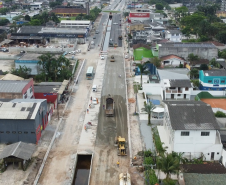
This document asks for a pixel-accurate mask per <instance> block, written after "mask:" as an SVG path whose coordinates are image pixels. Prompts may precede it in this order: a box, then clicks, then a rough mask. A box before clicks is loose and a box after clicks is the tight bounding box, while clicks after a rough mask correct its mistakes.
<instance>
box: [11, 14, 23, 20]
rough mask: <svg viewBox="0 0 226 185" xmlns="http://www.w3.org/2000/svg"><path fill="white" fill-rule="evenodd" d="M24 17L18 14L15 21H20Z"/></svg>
mask: <svg viewBox="0 0 226 185" xmlns="http://www.w3.org/2000/svg"><path fill="white" fill-rule="evenodd" d="M23 18H24V16H23V15H18V16H15V17H13V20H14V21H19V20H20V19H23Z"/></svg>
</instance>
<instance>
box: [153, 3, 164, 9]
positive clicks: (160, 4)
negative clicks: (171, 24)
mask: <svg viewBox="0 0 226 185" xmlns="http://www.w3.org/2000/svg"><path fill="white" fill-rule="evenodd" d="M155 8H156V10H163V8H164V6H163V4H162V3H156V5H155Z"/></svg>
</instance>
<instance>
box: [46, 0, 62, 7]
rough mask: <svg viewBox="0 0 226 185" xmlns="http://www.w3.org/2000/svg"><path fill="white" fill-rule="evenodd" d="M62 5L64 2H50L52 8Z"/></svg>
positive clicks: (59, 0)
mask: <svg viewBox="0 0 226 185" xmlns="http://www.w3.org/2000/svg"><path fill="white" fill-rule="evenodd" d="M62 3H63V0H56V1H55V2H50V3H49V6H50V8H54V7H56V6H59V5H62Z"/></svg>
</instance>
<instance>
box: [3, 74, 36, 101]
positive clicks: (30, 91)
mask: <svg viewBox="0 0 226 185" xmlns="http://www.w3.org/2000/svg"><path fill="white" fill-rule="evenodd" d="M15 98H20V99H32V98H34V81H33V79H32V78H31V79H27V80H21V81H18V80H0V99H15Z"/></svg>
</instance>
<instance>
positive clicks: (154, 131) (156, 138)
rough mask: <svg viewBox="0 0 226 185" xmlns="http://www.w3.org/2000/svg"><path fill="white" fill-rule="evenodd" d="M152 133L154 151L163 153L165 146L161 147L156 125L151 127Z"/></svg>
mask: <svg viewBox="0 0 226 185" xmlns="http://www.w3.org/2000/svg"><path fill="white" fill-rule="evenodd" d="M152 134H153V140H154V142H155V148H156V151H157V152H158V153H159V154H160V155H161V154H164V152H165V151H166V148H163V146H162V144H163V143H162V142H161V140H160V137H159V133H158V130H157V127H154V128H152Z"/></svg>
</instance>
